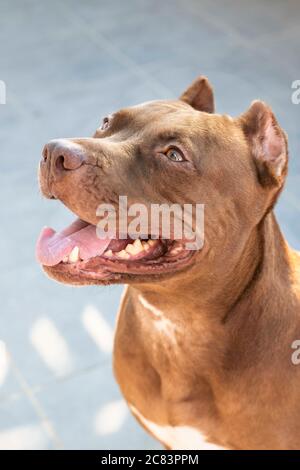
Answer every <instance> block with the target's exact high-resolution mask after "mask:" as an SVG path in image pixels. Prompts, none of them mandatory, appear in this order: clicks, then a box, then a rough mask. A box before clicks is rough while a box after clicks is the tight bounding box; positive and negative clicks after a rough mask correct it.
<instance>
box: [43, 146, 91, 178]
mask: <svg viewBox="0 0 300 470" xmlns="http://www.w3.org/2000/svg"><path fill="white" fill-rule="evenodd" d="M84 160H85V150H84V149H83V147H82V146H81V145H79V144H77V143H75V142H72V141H69V140H67V139H58V140H51V141H50V142H49V143H48V144H46V145H45V147H44V149H43V156H42V161H43V162H45V163H48V165H49V169H50V171H51V172H52V174H53V175H58V174H60V173H64V172H66V171H70V170H77V169H78V168H80V167H81V165H82V164H83V163H84Z"/></svg>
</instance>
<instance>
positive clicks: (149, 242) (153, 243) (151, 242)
mask: <svg viewBox="0 0 300 470" xmlns="http://www.w3.org/2000/svg"><path fill="white" fill-rule="evenodd" d="M147 243H148V245H150V246H153V245H155V243H156V240H152V239H151V238H150V240H148V242H147Z"/></svg>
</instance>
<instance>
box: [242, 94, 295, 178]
mask: <svg viewBox="0 0 300 470" xmlns="http://www.w3.org/2000/svg"><path fill="white" fill-rule="evenodd" d="M239 119H240V121H241V123H242V128H243V130H244V133H245V136H246V138H247V139H248V141H249V143H250V147H251V152H252V155H253V158H254V161H255V163H256V167H257V172H258V178H259V181H260V183H261V184H262V185H263V186H274V185H275V186H277V187H280V186H282V184H283V182H284V179H285V176H286V173H287V166H288V143H287V135H286V134H285V132H284V131H283V130H282V129H281V127H280V126H279V124H278V122H277V120H276V118H275V116H274V114H273V112H272V110H271V108H270V107H269V106H268V105H266V104H265V103H264V102H262V101H254V102H253V103H252V105H251V106H250V108H249V109H248V111H246V112H245V113H244V114H243V115H242V116H241V117H240V118H239Z"/></svg>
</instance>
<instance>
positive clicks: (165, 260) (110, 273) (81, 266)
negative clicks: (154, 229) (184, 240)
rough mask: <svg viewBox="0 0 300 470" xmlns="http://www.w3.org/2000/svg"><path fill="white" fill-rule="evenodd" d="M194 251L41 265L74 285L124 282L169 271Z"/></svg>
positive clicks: (188, 260)
mask: <svg viewBox="0 0 300 470" xmlns="http://www.w3.org/2000/svg"><path fill="white" fill-rule="evenodd" d="M197 252H198V251H196V250H193V251H192V250H183V251H182V255H181V256H180V257H178V256H173V257H168V256H166V254H165V255H162V256H160V257H158V258H156V259H148V260H147V259H146V260H145V259H142V260H137V261H136V262H132V261H131V262H130V261H125V260H124V261H123V260H118V259H114V260H111V259H107V258H105V257H104V256H97V257H94V258H91V259H90V260H88V261H79V262H77V263H70V264H69V263H59V264H58V265H56V266H52V267H45V268H46V272H48V273H49V274H50V275H52V276H53V277H54V278H55V277H56V275H59V276H60V277H61V276H65V277H66V279H68V282H70V281H71V283H72V279H74V281H75V280H76V284H80V283H85V282H92V283H93V282H95V281H96V282H100V283H101V282H103V283H111V282H126V281H127V280H128V277H130V279H137V280H138V279H139V278H140V277H143V276H146V277H148V276H149V277H151V276H153V275H161V274H169V273H170V274H171V273H174V272H176V271H178V270H180V269H184V268H185V267H187V266H189V265H190V264H191V263H192V262H193V259H194V257H195V255H196V253H197Z"/></svg>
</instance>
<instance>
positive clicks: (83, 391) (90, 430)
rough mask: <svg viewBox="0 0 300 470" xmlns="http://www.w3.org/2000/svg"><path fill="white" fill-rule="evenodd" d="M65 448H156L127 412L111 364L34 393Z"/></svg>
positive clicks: (156, 445) (157, 447)
mask: <svg viewBox="0 0 300 470" xmlns="http://www.w3.org/2000/svg"><path fill="white" fill-rule="evenodd" d="M37 397H38V399H39V400H40V401H41V403H42V405H43V407H44V408H45V410H46V413H47V415H48V417H49V418H50V420H51V422H53V423H54V426H55V428H56V429H59V433H60V437H61V439H62V441H63V443H64V448H66V449H111V450H113V449H159V448H161V447H160V445H159V444H158V443H157V442H156V441H154V440H153V439H152V438H151V437H150V436H148V434H147V433H146V432H145V431H144V430H143V429H142V428H141V426H140V425H139V424H138V423H137V422H136V421H135V419H134V418H133V417H132V416H131V415H130V413H129V410H128V408H127V406H126V404H125V402H123V400H122V397H121V395H120V392H119V389H118V387H117V385H116V383H115V379H114V377H113V375H112V371H111V366H110V365H107V366H105V367H102V368H97V369H96V370H94V371H92V372H89V373H85V374H82V375H78V376H76V377H74V378H72V379H71V380H66V381H62V382H60V383H54V384H52V385H50V386H49V387H47V388H45V389H43V390H41V391H40V392H39V393H38V394H37Z"/></svg>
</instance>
